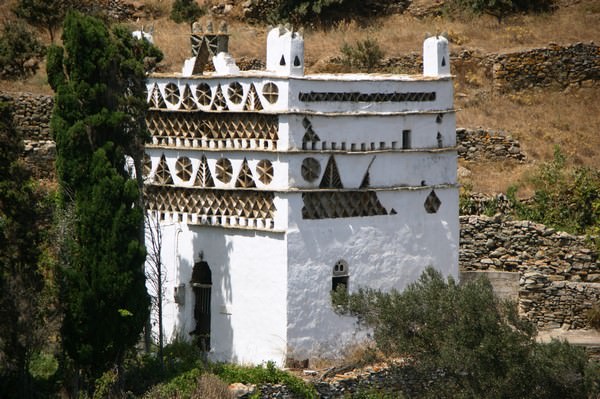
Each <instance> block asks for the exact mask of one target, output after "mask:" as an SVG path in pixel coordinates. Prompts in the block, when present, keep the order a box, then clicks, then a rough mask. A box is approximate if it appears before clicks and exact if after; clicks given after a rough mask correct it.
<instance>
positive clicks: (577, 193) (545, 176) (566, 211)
mask: <svg viewBox="0 0 600 399" xmlns="http://www.w3.org/2000/svg"><path fill="white" fill-rule="evenodd" d="M566 161H567V160H566V157H565V155H564V154H563V153H562V152H561V150H560V148H558V147H556V148H555V151H554V159H553V160H552V161H551V162H547V163H544V164H543V165H541V166H540V167H539V168H538V170H537V171H536V172H535V173H534V175H533V176H532V177H531V178H530V179H529V183H530V184H531V185H532V186H533V188H534V190H535V192H534V195H533V197H532V198H531V201H529V202H526V203H524V202H521V201H518V200H517V199H516V194H517V187H511V188H510V189H509V190H508V193H507V195H508V198H509V200H510V201H511V202H512V204H513V207H514V209H515V212H516V214H517V216H518V217H520V218H522V219H526V220H533V221H536V222H539V223H543V224H545V225H548V226H551V227H554V228H556V229H559V230H563V231H566V232H569V233H572V234H590V235H597V234H598V233H600V170H597V169H596V170H595V169H590V168H586V167H577V168H572V169H569V168H567V167H566Z"/></svg>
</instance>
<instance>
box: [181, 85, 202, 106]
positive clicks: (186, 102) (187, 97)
mask: <svg viewBox="0 0 600 399" xmlns="http://www.w3.org/2000/svg"><path fill="white" fill-rule="evenodd" d="M182 104H183V108H184V109H186V110H192V109H197V108H198V106H197V104H196V101H194V97H193V96H192V90H191V89H190V86H189V85H185V89H183V101H182Z"/></svg>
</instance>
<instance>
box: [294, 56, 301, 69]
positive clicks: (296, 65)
mask: <svg viewBox="0 0 600 399" xmlns="http://www.w3.org/2000/svg"><path fill="white" fill-rule="evenodd" d="M300 65H301V63H300V58H298V56H295V57H294V66H295V67H299V66H300Z"/></svg>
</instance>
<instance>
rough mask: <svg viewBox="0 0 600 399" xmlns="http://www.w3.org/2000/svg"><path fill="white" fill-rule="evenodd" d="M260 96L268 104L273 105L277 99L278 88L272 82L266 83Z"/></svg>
mask: <svg viewBox="0 0 600 399" xmlns="http://www.w3.org/2000/svg"><path fill="white" fill-rule="evenodd" d="M262 94H263V96H264V97H265V99H266V100H267V101H268V102H269V103H270V104H275V103H276V102H277V99H278V98H279V88H278V87H277V85H276V84H275V83H273V82H267V83H265V84H264V85H263V88H262Z"/></svg>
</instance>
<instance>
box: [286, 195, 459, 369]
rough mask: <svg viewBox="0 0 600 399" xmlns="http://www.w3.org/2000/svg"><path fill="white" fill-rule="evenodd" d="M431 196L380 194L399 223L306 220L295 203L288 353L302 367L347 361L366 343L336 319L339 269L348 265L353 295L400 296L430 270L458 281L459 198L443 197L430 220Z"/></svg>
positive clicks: (390, 218) (387, 219)
mask: <svg viewBox="0 0 600 399" xmlns="http://www.w3.org/2000/svg"><path fill="white" fill-rule="evenodd" d="M429 192H430V189H423V190H416V191H406V192H403V193H402V195H398V193H392V192H378V196H379V199H380V200H381V202H382V204H383V205H384V206H385V207H386V208H387V209H390V208H391V207H393V208H394V209H395V210H396V211H397V212H398V214H397V215H383V216H370V217H356V218H344V219H323V220H304V219H302V216H301V214H300V209H301V208H302V205H303V204H302V199H301V196H300V195H290V199H289V204H290V205H289V209H290V227H289V230H288V234H287V237H288V238H287V239H288V262H289V265H288V292H287V301H288V308H287V310H288V347H289V349H290V353H289V356H291V357H294V358H296V359H304V358H311V357H323V358H327V357H333V358H335V357H339V356H343V353H344V351H343V349H344V347H347V346H348V345H351V344H352V343H355V342H356V341H360V340H361V339H362V337H363V335H362V334H361V333H360V332H357V330H356V325H355V320H354V319H353V318H350V317H340V316H337V315H336V314H334V312H333V310H332V307H331V300H330V291H331V277H332V271H333V266H334V264H335V263H336V262H337V261H338V260H340V259H343V260H345V261H346V262H348V265H349V276H350V280H349V288H350V291H356V290H357V289H358V288H359V287H371V288H377V289H383V290H387V289H390V288H396V289H402V288H404V287H406V285H407V284H409V283H410V282H413V281H415V280H416V279H417V278H418V277H419V276H420V274H421V272H422V271H423V270H424V269H425V268H426V267H427V266H433V267H435V268H436V269H438V270H440V271H441V272H442V273H443V274H444V275H452V276H453V277H455V278H457V273H458V240H459V225H458V218H457V215H458V190H457V189H456V188H448V189H438V190H436V193H437V195H438V197H439V198H440V200H441V202H442V205H441V207H440V209H439V210H438V212H437V213H435V214H429V213H427V212H426V211H425V209H424V207H423V203H424V202H425V198H426V196H427V195H428V194H429Z"/></svg>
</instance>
